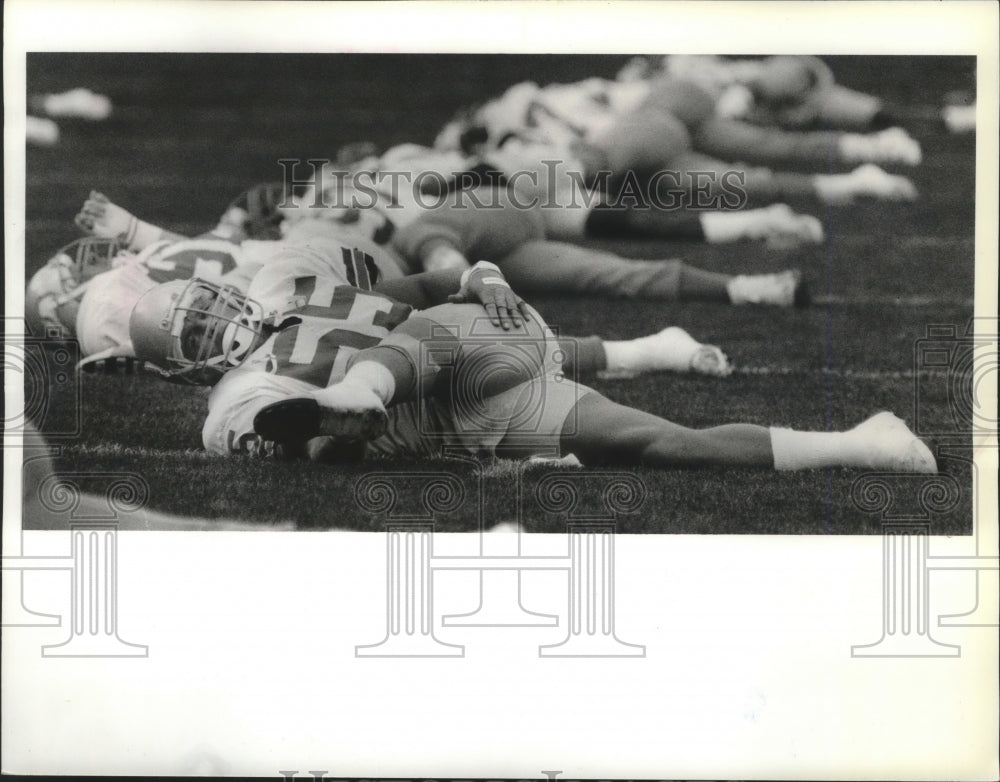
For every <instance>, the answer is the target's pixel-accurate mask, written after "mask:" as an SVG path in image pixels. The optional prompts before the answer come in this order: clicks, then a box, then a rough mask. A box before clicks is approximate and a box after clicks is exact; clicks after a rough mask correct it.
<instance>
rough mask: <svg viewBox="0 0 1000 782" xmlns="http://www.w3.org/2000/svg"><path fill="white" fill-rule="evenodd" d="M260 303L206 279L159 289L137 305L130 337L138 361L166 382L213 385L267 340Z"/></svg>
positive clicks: (173, 283) (168, 285)
mask: <svg viewBox="0 0 1000 782" xmlns="http://www.w3.org/2000/svg"><path fill="white" fill-rule="evenodd" d="M263 329H264V312H263V308H262V307H261V305H260V304H258V303H257V302H256V301H254V300H253V299H248V298H246V297H245V296H243V295H242V294H240V293H239V292H238V291H237V290H236V289H235V288H231V287H228V286H223V285H216V284H214V283H211V282H206V281H205V280H199V279H192V280H173V281H171V282H166V283H163V284H162V285H157V286H156V287H155V288H153V289H152V290H150V291H148V292H147V293H146V294H144V295H143V296H142V298H141V299H139V301H138V302H137V303H136V305H135V308H134V309H133V310H132V315H131V317H130V319H129V334H130V336H131V339H132V345H133V347H134V348H135V354H136V357H137V358H139V359H141V360H143V361H145V362H147V364H148V365H151V366H152V368H153V369H154V370H156V371H157V372H159V374H160V375H161V376H162V377H164V378H165V379H167V380H171V381H174V382H184V383H190V384H193V385H213V384H215V383H216V382H218V380H219V379H220V378H221V377H222V376H223V375H224V374H225V373H226V372H228V371H229V370H230V369H235V368H236V367H238V366H240V365H241V364H242V363H243V362H244V361H245V360H246V358H247V357H248V356H249V355H250V354H251V353H252V352H253V351H254V350H256V349H257V348H258V347H259V346H260V345H261V343H262V342H263V341H264V332H263Z"/></svg>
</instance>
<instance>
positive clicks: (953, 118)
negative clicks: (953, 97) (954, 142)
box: [941, 103, 976, 133]
mask: <svg viewBox="0 0 1000 782" xmlns="http://www.w3.org/2000/svg"><path fill="white" fill-rule="evenodd" d="M941 119H942V121H943V122H944V125H945V127H946V128H948V132H950V133H970V132H972V131H974V130H975V129H976V104H975V103H973V104H972V105H971V106H945V107H944V108H943V109H941Z"/></svg>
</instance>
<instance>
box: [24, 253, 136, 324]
mask: <svg viewBox="0 0 1000 782" xmlns="http://www.w3.org/2000/svg"><path fill="white" fill-rule="evenodd" d="M124 252H125V246H124V245H123V244H122V243H121V242H119V241H118V240H117V239H102V238H100V237H96V236H87V237H84V238H82V239H77V240H76V241H74V242H70V243H69V244H67V245H66V246H65V247H62V248H60V249H59V250H58V251H57V252H56V253H55V255H53V256H52V257H51V258H50V259H49V260H48V262H46V264H45V265H44V266H43V267H42V268H41V269H39V270H38V271H37V272H35V274H34V275H32V277H31V280H29V282H28V286H27V289H26V290H25V297H24V313H25V318H26V320H27V322H28V326H29V328H30V329H31V331H32V333H33V334H35V335H36V336H39V337H45V336H48V335H50V334H52V335H58V336H59V337H62V338H66V337H73V336H75V334H76V316H77V311H78V310H79V307H80V299H81V297H82V296H83V294H84V292H85V291H86V289H87V285H88V284H89V282H90V281H91V280H92V279H93V278H94V277H96V276H97V275H98V274H101V273H103V272H106V271H108V270H110V269H111V268H112V267H113V266H115V265H116V263H117V260H116V259H119V258H120V257H121V256H122V253H124Z"/></svg>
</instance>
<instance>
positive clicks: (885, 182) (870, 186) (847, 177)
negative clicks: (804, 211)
mask: <svg viewBox="0 0 1000 782" xmlns="http://www.w3.org/2000/svg"><path fill="white" fill-rule="evenodd" d="M813 183H814V185H815V188H816V194H817V195H818V196H819V198H820V199H821V200H822V201H823V202H825V203H827V204H849V203H851V202H852V201H853V200H854V199H855V198H857V197H859V196H860V197H868V198H879V199H882V200H884V201H914V200H916V198H917V188H916V187H914V185H913V182H911V181H910V180H909V179H907V178H906V177H904V176H896V175H894V174H888V173H886V172H885V171H883V170H882V169H881V168H879V167H878V166H876V165H875V164H874V163H865V165H863V166H858V167H857V168H856V169H854V170H853V171H852V172H851V173H849V174H819V175H817V176H815V177H814V178H813Z"/></svg>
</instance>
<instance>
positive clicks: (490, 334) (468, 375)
mask: <svg viewBox="0 0 1000 782" xmlns="http://www.w3.org/2000/svg"><path fill="white" fill-rule="evenodd" d="M532 314H533V317H532V318H531V319H530V320H526V321H525V322H524V323H523V325H522V328H521V329H518V330H517V332H514V333H512V332H511V331H504V330H503V329H502V328H500V327H498V326H494V325H493V324H492V323H490V321H489V318H488V317H486V315H485V312H484V310H483V308H482V307H481V306H480V305H478V304H444V305H440V306H437V307H431V308H429V309H427V310H423V311H422V312H420V313H419V314H416V315H414V316H412V317H410V318H409V319H407V320H406V321H405V322H403V323H402V324H400V325H399V326H397V327H396V328H395V329H394V330H393V331H392V332H391V333H390V334H389V335H388V336H387V337H385V338H384V339H383V340H382V341H381V342H379V344H377V345H375V346H374V347H371V348H366V349H364V350H361V351H358V352H357V353H355V354H354V355H353V356H352V357H351V359H350V361H349V362H348V365H347V371H346V373H345V376H344V378H343V380H341V381H340V382H338V383H336V384H334V385H331V386H329V387H327V388H325V389H321V390H318V391H315V392H313V393H312V394H310V395H308V396H302V397H294V398H289V399H285V400H282V401H280V402H278V403H275V404H271V405H268V406H267V407H265V408H263V409H262V410H261V411H260V412H259V413H257V415H256V418H255V419H254V426H255V429H256V431H257V432H258V434H260V435H261V436H262V437H263V438H264V439H265V440H282V439H289V438H290V435H289V433H294V437H291V439H296V440H308V439H310V438H312V437H316V436H319V435H331V436H341V435H343V436H346V437H350V438H355V439H357V438H371V437H375V436H378V435H379V434H380V433H381V431H382V430H383V429H384V428H385V425H386V421H387V417H386V407H389V406H392V405H398V404H402V403H405V402H410V401H420V400H423V399H431V398H445V399H454V398H456V397H458V396H459V395H461V399H462V402H463V404H466V405H473V406H474V405H476V404H478V403H480V402H481V400H483V399H486V398H489V397H493V396H496V395H498V394H501V393H503V392H504V391H507V390H509V389H511V388H513V387H514V386H517V385H519V384H521V383H524V382H525V381H527V380H530V379H531V378H533V377H536V376H538V375H539V374H540V373H542V372H543V371H546V370H550V371H555V370H557V369H558V363H559V361H558V359H557V357H556V355H555V354H556V353H557V346H556V345H555V342H554V341H553V340H552V339H551V332H549V330H548V327H547V326H546V325H545V322H544V321H543V320H542V319H541V316H539V315H538V314H537V313H536V312H534V311H533V313H532ZM345 433H346V434H345Z"/></svg>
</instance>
